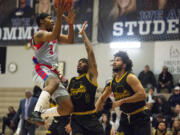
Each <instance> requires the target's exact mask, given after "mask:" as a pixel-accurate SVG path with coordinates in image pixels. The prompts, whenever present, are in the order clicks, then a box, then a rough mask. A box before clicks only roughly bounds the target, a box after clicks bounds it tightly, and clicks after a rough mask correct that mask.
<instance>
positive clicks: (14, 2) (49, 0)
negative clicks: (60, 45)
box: [0, 0, 93, 45]
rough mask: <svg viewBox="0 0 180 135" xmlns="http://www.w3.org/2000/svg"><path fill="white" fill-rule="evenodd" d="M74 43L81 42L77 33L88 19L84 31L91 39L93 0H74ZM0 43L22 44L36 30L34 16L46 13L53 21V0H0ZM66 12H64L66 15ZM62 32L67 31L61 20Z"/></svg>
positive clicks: (25, 42)
mask: <svg viewBox="0 0 180 135" xmlns="http://www.w3.org/2000/svg"><path fill="white" fill-rule="evenodd" d="M73 8H74V10H75V13H76V18H75V22H74V30H75V43H80V42H82V39H81V36H80V35H79V34H78V32H79V31H80V29H81V27H82V25H83V22H84V21H88V25H87V28H86V32H87V35H88V37H89V38H90V39H91V35H92V34H91V33H92V31H91V30H92V12H93V0H74V3H73ZM0 11H1V12H0V14H1V15H0V45H1V44H2V45H24V44H27V42H29V40H30V39H31V37H32V35H33V34H34V33H35V32H36V31H37V30H38V27H37V24H36V17H37V16H38V15H39V14H41V13H48V14H49V15H51V16H52V17H53V19H54V21H55V18H56V14H55V10H54V5H53V0H0ZM67 14H68V13H65V15H67ZM61 30H62V31H61V32H62V33H63V34H67V33H68V24H67V23H66V22H65V21H64V20H63V24H62V29H61Z"/></svg>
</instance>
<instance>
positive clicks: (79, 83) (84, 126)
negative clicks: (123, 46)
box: [68, 22, 104, 135]
mask: <svg viewBox="0 0 180 135" xmlns="http://www.w3.org/2000/svg"><path fill="white" fill-rule="evenodd" d="M85 26H86V22H85V23H84V24H83V27H82V30H81V31H80V34H81V35H82V38H83V40H84V42H85V47H86V51H87V55H88V59H86V58H82V59H80V60H79V61H78V66H77V72H78V74H79V76H78V77H73V78H72V79H71V80H70V82H69V86H68V91H69V94H70V97H71V100H72V103H73V106H74V111H73V113H72V115H71V128H72V135H104V131H103V127H102V125H101V124H100V122H99V121H98V119H97V117H96V114H95V94H96V89H97V76H98V71H97V65H96V60H95V56H94V52H93V48H92V45H91V43H90V41H89V39H88V37H87V35H86V33H85V31H84V29H85Z"/></svg>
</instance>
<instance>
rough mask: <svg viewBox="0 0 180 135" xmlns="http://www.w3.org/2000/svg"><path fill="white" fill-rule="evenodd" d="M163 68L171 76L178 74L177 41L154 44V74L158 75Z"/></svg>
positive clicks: (179, 54) (179, 61)
mask: <svg viewBox="0 0 180 135" xmlns="http://www.w3.org/2000/svg"><path fill="white" fill-rule="evenodd" d="M159 50H161V51H159ZM163 66H167V67H168V71H169V72H171V73H172V74H180V45H179V42H178V41H168V42H157V43H155V56H154V69H155V73H156V74H159V73H160V72H161V71H162V67H163Z"/></svg>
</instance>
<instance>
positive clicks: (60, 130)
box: [46, 116, 70, 135]
mask: <svg viewBox="0 0 180 135" xmlns="http://www.w3.org/2000/svg"><path fill="white" fill-rule="evenodd" d="M69 122H70V116H60V117H55V118H54V120H53V122H52V124H51V125H50V126H49V128H48V130H47V132H46V135H69V134H68V133H67V132H66V131H65V126H66V125H67V124H68V123H69Z"/></svg>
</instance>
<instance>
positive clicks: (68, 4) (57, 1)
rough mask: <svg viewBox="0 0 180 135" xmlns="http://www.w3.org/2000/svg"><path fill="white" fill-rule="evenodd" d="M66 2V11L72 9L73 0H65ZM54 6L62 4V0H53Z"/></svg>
mask: <svg viewBox="0 0 180 135" xmlns="http://www.w3.org/2000/svg"><path fill="white" fill-rule="evenodd" d="M63 1H64V2H65V7H66V11H70V10H71V8H72V6H73V0H63ZM53 3H54V7H55V8H56V7H57V6H58V5H59V4H60V0H53Z"/></svg>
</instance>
